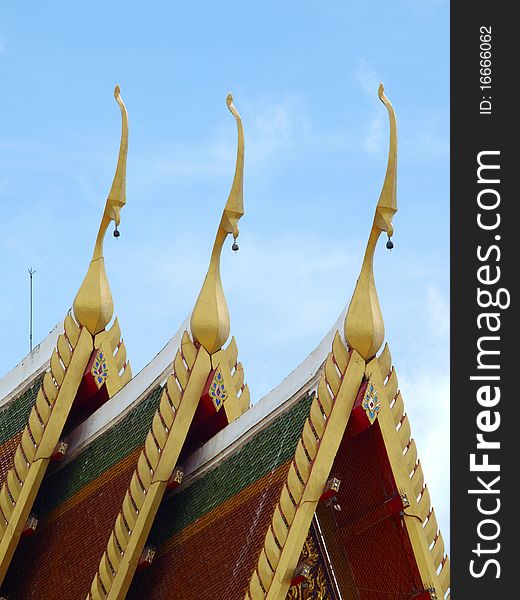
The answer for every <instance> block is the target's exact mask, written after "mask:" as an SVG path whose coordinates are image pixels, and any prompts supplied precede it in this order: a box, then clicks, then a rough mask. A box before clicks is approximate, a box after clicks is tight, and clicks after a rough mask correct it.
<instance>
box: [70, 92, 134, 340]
mask: <svg viewBox="0 0 520 600" xmlns="http://www.w3.org/2000/svg"><path fill="white" fill-rule="evenodd" d="M114 97H115V99H116V102H117V103H118V104H119V108H120V109H121V117H122V129H121V144H120V147H119V157H118V160H117V167H116V173H115V175H114V181H113V182H112V187H111V188H110V193H109V194H108V198H107V202H106V205H105V211H104V213H103V218H102V219H101V225H100V226H99V232H98V235H97V239H96V245H95V246H94V254H93V255H92V260H91V262H90V266H89V269H88V272H87V274H86V276H85V279H84V280H83V283H82V284H81V287H80V288H79V291H78V293H77V295H76V298H75V299H74V304H73V309H74V316H75V317H76V320H77V322H78V323H79V324H80V325H84V326H85V327H86V328H87V329H88V330H89V331H90V333H91V334H92V335H96V334H97V333H99V332H100V331H103V329H105V327H106V326H107V325H108V324H109V323H110V319H111V318H112V315H113V313H114V302H113V301H112V293H111V292H110V286H109V285H108V279H107V274H106V271H105V261H104V259H103V240H104V239H105V234H106V231H107V229H108V226H109V224H110V221H114V223H115V225H116V229H115V231H114V236H115V237H118V236H119V231H118V230H117V226H118V225H119V222H120V213H121V208H122V207H123V206H124V205H125V204H126V156H127V152H128V114H127V112H126V107H125V105H124V104H123V100H122V99H121V95H120V93H119V86H118V85H116V87H115V89H114Z"/></svg>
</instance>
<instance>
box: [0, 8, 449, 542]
mask: <svg viewBox="0 0 520 600" xmlns="http://www.w3.org/2000/svg"><path fill="white" fill-rule="evenodd" d="M380 80H382V81H383V82H384V84H385V88H386V93H387V95H388V97H389V98H390V99H391V101H392V102H393V104H394V107H395V109H396V112H397V117H398V126H399V144H400V147H399V167H398V169H399V170H398V178H399V179H398V205H399V212H398V213H397V215H396V216H395V218H394V226H395V236H394V243H395V248H394V250H393V251H392V252H388V251H387V250H386V249H385V248H384V243H380V247H379V248H378V252H377V255H376V283H377V287H378V291H379V297H380V302H381V307H382V310H383V315H384V318H385V325H386V333H387V340H388V342H389V344H390V346H391V349H392V355H393V358H394V363H395V365H396V367H397V373H398V375H399V380H400V387H401V389H402V391H403V397H404V399H405V404H406V406H407V409H408V413H409V415H410V419H411V423H412V431H413V434H414V436H415V437H416V439H417V443H418V447H419V452H420V455H421V458H422V462H423V466H424V470H425V474H426V480H427V482H428V483H429V485H430V488H431V493H432V499H433V502H434V505H435V506H436V510H437V512H438V518H439V521H440V524H441V527H442V528H443V533H444V536H445V538H446V540H447V541H448V542H449V531H448V525H449V513H448V500H449V482H448V478H449V467H448V465H449V450H448V448H447V444H448V435H449V433H448V428H449V420H448V419H449V415H448V410H449V372H448V368H449V314H448V312H449V166H448V165H449V3H448V2H447V1H444V0H426V1H423V2H414V1H412V0H402V1H395V2H381V1H374V2H362V1H358V2H329V1H323V2H319V3H317V2H313V3H311V2H305V1H301V0H300V1H299V2H293V1H289V2H270V1H264V2H262V3H239V2H227V3H225V4H222V3H211V2H202V3H167V2H149V3H147V4H146V5H145V4H143V3H137V2H136V3H122V2H112V3H105V2H99V1H97V0H92V1H91V2H89V3H81V4H79V3H72V4H71V3H70V2H50V3H45V4H43V3H29V5H27V4H26V5H24V9H23V10H22V9H21V5H20V4H17V3H2V5H1V6H0V81H1V86H2V93H1V94H0V207H1V219H0V250H1V252H0V269H1V280H2V291H1V294H0V321H1V330H2V342H3V343H2V344H1V348H0V374H3V373H5V372H7V371H8V370H10V369H11V368H12V367H13V366H14V365H15V364H16V363H18V362H19V361H20V360H21V359H22V358H23V356H24V355H25V354H26V353H27V351H28V343H29V340H28V327H29V325H28V321H29V319H28V314H29V299H28V289H29V284H28V274H27V268H28V267H30V266H32V267H33V268H35V269H37V273H36V275H35V288H34V302H35V309H34V339H35V343H38V341H41V340H42V339H43V338H44V337H45V336H46V334H47V332H48V331H49V330H50V329H52V327H53V326H54V325H55V324H56V323H57V322H58V321H59V320H60V319H61V318H62V317H63V316H64V314H65V313H66V311H67V310H68V308H69V307H70V305H71V303H72V300H73V298H74V296H75V293H76V291H77V289H78V287H79V285H80V283H81V281H82V279H83V277H84V275H85V272H86V269H87V266H88V262H89V260H90V257H91V253H92V249H93V244H94V238H95V235H96V232H97V229H98V226H99V220H100V218H101V214H102V211H103V207H104V203H105V199H106V196H107V193H108V191H109V188H110V184H111V181H112V177H113V172H114V168H115V163H116V159H117V151H118V145H119V135H120V117H119V109H118V107H117V105H116V103H115V101H114V99H113V96H112V91H113V87H114V85H115V84H116V83H119V84H120V86H121V93H122V96H123V99H124V100H125V103H126V105H127V108H128V112H129V117H130V145H129V154H128V179H127V205H126V207H125V208H124V209H123V212H122V223H121V227H120V230H121V237H120V238H119V239H118V240H115V239H114V238H113V237H111V236H110V237H107V242H106V244H105V261H106V264H107V271H108V275H109V280H110V284H111V289H112V293H113V296H114V301H115V307H116V314H117V315H118V316H119V319H120V322H121V327H122V331H123V335H124V337H125V342H126V346H127V350H128V355H129V358H130V360H131V362H132V366H133V369H134V372H137V371H138V370H139V369H140V368H142V367H143V366H144V365H145V364H146V363H147V362H148V361H149V360H151V359H152V358H153V356H154V355H155V354H156V353H157V352H158V351H159V350H160V349H161V348H162V346H163V345H164V344H165V343H166V342H167V340H168V339H169V338H170V337H171V336H172V335H173V334H174V333H175V331H176V330H177V327H178V325H179V324H180V323H181V321H182V320H183V319H184V318H185V316H186V315H187V314H188V312H189V311H190V310H191V308H192V306H193V304H194V302H195V300H196V297H197V294H198V291H199V289H200V286H201V284H202V281H203V278H204V274H205V271H206V268H207V262H208V260H209V254H210V250H211V246H212V243H213V238H214V234H215V231H216V227H217V224H218V221H219V219H220V215H221V212H222V209H223V206H224V204H225V201H226V199H227V194H228V192H229V187H230V184H231V180H232V176H233V169H234V161H235V148H236V128H235V124H234V121H233V118H232V117H231V115H230V114H229V113H228V111H227V108H226V104H225V100H226V94H227V93H228V91H231V92H233V94H234V98H235V104H236V106H237V108H238V109H239V111H240V112H241V115H242V118H243V122H244V129H245V136H246V171H245V184H244V189H245V208H246V215H245V217H244V218H243V219H242V221H241V235H240V239H239V243H240V252H238V253H237V254H234V253H233V252H231V250H230V249H228V248H226V249H225V250H224V252H223V260H222V276H223V283H224V289H225V292H226V297H227V299H228V304H229V309H230V313H231V319H232V332H233V334H234V335H235V336H236V337H237V340H238V345H239V353H240V358H241V360H242V362H243V363H244V366H245V370H246V378H247V380H248V382H249V384H250V388H251V392H252V398H253V401H256V400H258V399H259V398H260V397H261V396H263V395H264V394H265V393H267V392H268V391H269V390H270V389H271V388H272V387H274V385H276V384H277V383H278V382H279V381H280V380H281V379H282V378H283V377H284V376H285V375H287V374H288V373H289V372H290V371H291V370H292V369H293V368H294V367H295V366H297V364H299V362H300V361H301V360H302V359H303V358H305V356H306V355H307V354H308V353H309V352H310V351H312V350H313V349H314V347H315V346H317V344H318V343H319V341H320V340H321V338H322V337H323V336H324V335H325V333H326V332H327V331H328V329H329V328H330V326H331V325H332V324H333V323H334V322H335V320H336V318H337V316H338V315H339V313H340V311H341V310H342V308H343V306H344V305H345V304H346V303H347V302H348V300H349V299H350V296H351V294H352V291H353V288H354V285H355V281H356V278H357V275H358V273H359V267H360V264H361V259H362V254H363V252H364V248H365V244H366V239H367V236H368V232H369V228H370V226H371V223H372V218H373V212H374V207H375V204H376V202H377V199H378V196H379V191H380V187H381V184H382V181H383V178H384V172H385V167H386V153H387V145H388V122H387V114H386V110H385V109H384V107H383V105H382V104H381V103H380V102H379V100H378V98H377V86H378V83H379V81H380ZM229 245H230V244H228V246H229Z"/></svg>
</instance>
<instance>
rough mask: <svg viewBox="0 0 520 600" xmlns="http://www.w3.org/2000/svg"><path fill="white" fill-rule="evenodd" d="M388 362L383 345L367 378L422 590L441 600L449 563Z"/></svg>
mask: <svg viewBox="0 0 520 600" xmlns="http://www.w3.org/2000/svg"><path fill="white" fill-rule="evenodd" d="M391 361H392V358H391V355H390V350H389V348H388V344H386V345H385V348H384V350H383V352H382V353H381V355H380V356H379V357H378V358H374V359H373V360H372V361H370V362H369V363H368V364H367V368H366V374H367V376H368V377H370V378H372V380H373V382H374V386H375V387H376V388H377V389H378V391H379V393H380V396H381V400H382V406H381V412H380V414H379V426H380V428H381V433H382V435H383V439H384V442H385V447H386V450H387V453H388V457H389V459H390V465H391V468H392V472H393V475H394V478H395V481H396V485H397V486H398V488H399V489H400V490H402V493H404V494H405V495H406V497H407V498H408V502H409V504H410V505H409V506H408V507H407V508H406V509H405V511H404V522H405V525H406V528H407V531H408V535H409V538H410V541H411V543H412V548H413V551H414V555H415V559H416V561H417V566H418V568H419V572H420V574H421V577H422V580H423V582H424V583H425V587H427V588H432V589H433V590H435V593H436V594H437V596H438V597H439V598H444V596H445V595H446V593H447V592H448V591H449V588H450V562H449V558H448V556H447V555H446V554H445V552H444V540H443V538H442V534H441V532H440V531H439V527H438V524H437V518H436V516H435V511H434V509H433V508H432V507H431V504H430V494H429V491H428V487H427V486H426V484H425V482H424V474H423V470H422V466H421V461H420V459H419V458H418V456H417V446H416V443H415V440H414V439H413V438H412V437H411V428H410V421H409V419H408V416H407V414H406V412H405V409H404V402H403V398H402V395H401V392H400V391H399V388H398V380H397V373H396V371H395V369H394V368H390V365H391ZM439 569H440V570H439Z"/></svg>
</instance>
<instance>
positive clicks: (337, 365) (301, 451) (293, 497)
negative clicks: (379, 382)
mask: <svg viewBox="0 0 520 600" xmlns="http://www.w3.org/2000/svg"><path fill="white" fill-rule="evenodd" d="M364 370H365V361H364V360H363V359H362V358H361V356H360V355H359V354H358V353H357V352H356V351H355V350H354V351H352V352H351V353H350V354H349V353H348V351H347V348H346V347H345V345H344V344H343V342H342V341H341V338H340V336H339V333H337V332H336V336H335V338H334V341H333V345H332V352H331V353H330V354H329V355H328V357H327V360H326V361H325V365H324V369H323V372H322V374H321V377H320V380H319V383H318V391H317V394H316V395H315V397H314V399H313V401H312V403H311V408H310V413H309V418H308V419H307V420H306V422H305V425H304V427H303V432H302V436H301V438H300V441H299V442H298V445H297V447H296V452H295V455H294V459H293V461H292V463H291V466H290V468H289V473H288V475H287V479H286V482H285V484H284V486H283V488H282V492H281V494H280V499H279V501H278V504H277V506H276V508H275V510H274V514H273V517H272V521H271V524H270V525H269V527H268V529H267V533H266V536H265V541H264V546H263V548H262V550H261V552H260V556H259V559H258V563H257V566H256V568H255V570H254V572H253V574H252V577H251V580H250V584H249V589H248V591H247V593H246V600H260V599H264V598H266V599H268V600H279V599H280V598H285V596H286V594H287V593H288V591H289V588H290V585H291V580H292V577H293V574H294V571H295V569H296V566H297V562H298V559H299V557H300V553H301V551H302V548H303V545H304V543H305V540H306V538H307V534H308V532H309V528H310V525H311V522H312V517H313V515H314V512H315V510H316V506H317V504H318V501H319V499H320V497H321V494H322V492H323V489H324V486H325V484H326V482H327V480H328V478H329V475H330V470H331V468H332V464H333V462H334V459H335V456H336V453H337V451H338V448H339V445H340V443H341V440H342V438H343V434H344V432H345V428H346V426H347V422H348V419H349V417H350V413H351V410H352V407H353V405H354V401H355V399H356V395H357V392H358V389H359V386H360V384H361V381H362V379H363V375H364Z"/></svg>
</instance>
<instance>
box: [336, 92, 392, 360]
mask: <svg viewBox="0 0 520 600" xmlns="http://www.w3.org/2000/svg"><path fill="white" fill-rule="evenodd" d="M384 92H385V89H384V87H383V84H382V83H381V84H380V85H379V90H378V95H379V98H380V100H381V102H383V104H384V105H385V106H386V108H387V110H388V116H389V119H390V148H389V151H388V165H387V168H386V176H385V181H384V183H383V188H382V190H381V195H380V196H379V202H378V203H377V207H376V213H375V215H374V222H373V224H372V230H371V231H370V236H369V238H368V243H367V248H366V251H365V257H364V259H363V265H362V267H361V274H360V275H359V279H358V280H357V283H356V289H355V290H354V294H353V295H352V300H351V301H350V305H349V307H348V311H347V316H346V318H345V338H346V340H347V343H348V345H349V346H350V348H354V349H355V350H357V351H358V352H359V354H361V356H362V357H363V358H364V359H365V360H369V359H370V358H372V357H373V356H375V354H376V352H377V351H378V350H379V348H381V345H382V343H383V340H384V338H385V325H384V322H383V315H382V314H381V308H380V306H379V300H378V298H377V291H376V286H375V281H374V252H375V249H376V245H377V240H378V239H379V236H380V235H381V233H382V232H383V231H386V233H387V234H388V237H389V238H390V236H391V235H392V234H393V232H394V228H393V225H392V217H393V216H394V214H395V213H396V212H397V194H396V187H397V125H396V119H395V112H394V109H393V107H392V104H391V103H390V100H388V98H387V97H386V96H385V93H384ZM388 247H390V248H391V247H392V245H391V242H390V241H389V245H388Z"/></svg>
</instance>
